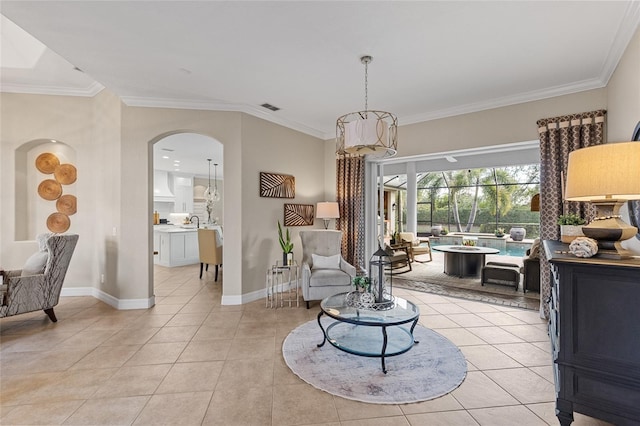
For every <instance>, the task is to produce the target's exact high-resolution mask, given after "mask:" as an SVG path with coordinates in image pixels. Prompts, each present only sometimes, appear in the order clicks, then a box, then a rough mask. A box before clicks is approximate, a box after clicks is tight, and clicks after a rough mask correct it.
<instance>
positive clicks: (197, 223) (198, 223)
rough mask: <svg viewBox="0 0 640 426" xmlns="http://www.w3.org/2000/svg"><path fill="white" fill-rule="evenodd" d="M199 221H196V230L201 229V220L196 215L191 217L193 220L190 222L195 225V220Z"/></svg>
mask: <svg viewBox="0 0 640 426" xmlns="http://www.w3.org/2000/svg"><path fill="white" fill-rule="evenodd" d="M194 218H195V219H198V220H196V228H200V218H199V217H198V216H196V215H193V216H191V218H190V219H189V222H191V223H193V219H194Z"/></svg>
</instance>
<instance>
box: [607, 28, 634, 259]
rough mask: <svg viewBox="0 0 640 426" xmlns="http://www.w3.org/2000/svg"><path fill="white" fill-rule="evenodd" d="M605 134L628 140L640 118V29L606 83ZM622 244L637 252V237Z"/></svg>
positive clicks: (625, 217) (624, 212)
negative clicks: (606, 109) (606, 111)
mask: <svg viewBox="0 0 640 426" xmlns="http://www.w3.org/2000/svg"><path fill="white" fill-rule="evenodd" d="M607 100H608V105H607V106H608V113H607V136H608V140H609V141H610V142H621V141H629V140H631V135H632V133H633V130H634V129H635V126H636V125H637V124H638V122H639V121H640V29H639V30H638V31H636V34H635V36H634V37H633V39H632V40H631V42H629V46H627V49H626V51H625V53H624V56H623V57H622V59H621V60H620V62H619V63H618V66H617V67H616V70H615V72H614V73H613V75H612V76H611V79H610V80H609V84H608V85H607ZM621 215H622V220H624V221H625V222H627V223H629V212H628V210H627V209H626V208H623V209H621ZM622 245H623V247H625V248H627V249H629V250H632V251H633V252H635V253H636V254H639V255H640V240H638V239H637V238H631V239H629V240H626V241H624V242H623V243H622Z"/></svg>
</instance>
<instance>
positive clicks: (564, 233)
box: [558, 213, 587, 243]
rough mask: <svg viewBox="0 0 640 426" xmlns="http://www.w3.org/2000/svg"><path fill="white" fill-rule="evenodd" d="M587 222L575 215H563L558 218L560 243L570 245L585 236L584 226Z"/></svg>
mask: <svg viewBox="0 0 640 426" xmlns="http://www.w3.org/2000/svg"><path fill="white" fill-rule="evenodd" d="M586 223H587V221H586V220H584V219H583V218H581V217H580V216H578V215H577V214H574V213H569V214H563V215H560V216H559V217H558V225H560V241H562V242H563V243H570V242H571V241H573V240H575V239H576V238H578V237H581V236H583V235H584V234H583V233H582V225H584V224H586Z"/></svg>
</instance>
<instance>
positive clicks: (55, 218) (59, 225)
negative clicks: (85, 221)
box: [47, 213, 71, 234]
mask: <svg viewBox="0 0 640 426" xmlns="http://www.w3.org/2000/svg"><path fill="white" fill-rule="evenodd" d="M69 226H71V220H69V216H67V215H66V214H62V213H51V214H50V215H49V217H48V218H47V228H49V231H51V232H55V233H57V234H59V233H62V232H66V230H67V229H69Z"/></svg>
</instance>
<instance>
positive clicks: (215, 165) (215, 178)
mask: <svg viewBox="0 0 640 426" xmlns="http://www.w3.org/2000/svg"><path fill="white" fill-rule="evenodd" d="M212 197H213V201H220V192H218V163H213V194H212Z"/></svg>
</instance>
